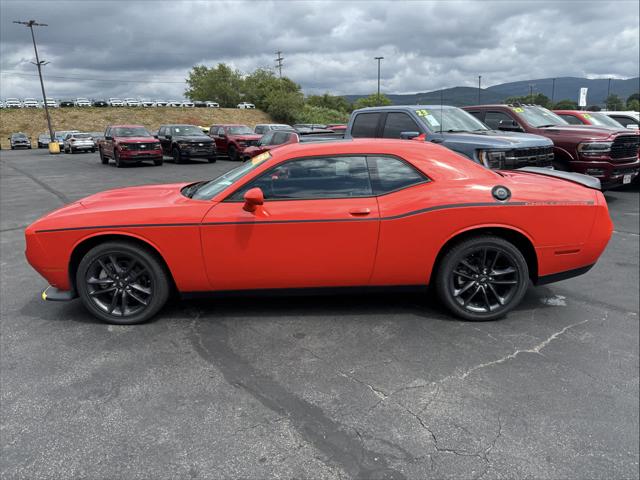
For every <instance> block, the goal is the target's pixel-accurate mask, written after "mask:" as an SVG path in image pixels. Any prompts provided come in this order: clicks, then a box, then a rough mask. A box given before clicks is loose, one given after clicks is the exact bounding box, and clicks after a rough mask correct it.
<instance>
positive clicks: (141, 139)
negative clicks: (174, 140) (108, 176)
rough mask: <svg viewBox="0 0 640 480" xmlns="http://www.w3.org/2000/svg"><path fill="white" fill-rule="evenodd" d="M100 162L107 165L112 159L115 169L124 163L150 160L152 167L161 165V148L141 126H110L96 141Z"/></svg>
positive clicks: (156, 140) (155, 139)
mask: <svg viewBox="0 0 640 480" xmlns="http://www.w3.org/2000/svg"><path fill="white" fill-rule="evenodd" d="M98 151H99V152H100V161H101V162H102V163H103V164H105V165H106V164H107V163H109V159H110V158H112V159H113V161H114V162H116V167H118V168H120V167H122V166H124V164H126V163H139V162H142V161H145V160H151V161H152V162H153V164H154V165H162V147H161V146H160V142H159V141H158V139H157V138H154V137H153V135H151V134H150V133H149V132H148V131H147V129H146V128H144V127H143V126H142V125H111V126H109V127H107V129H106V130H105V132H104V138H103V139H101V140H99V141H98Z"/></svg>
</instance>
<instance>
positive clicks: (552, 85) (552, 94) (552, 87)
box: [551, 78, 556, 107]
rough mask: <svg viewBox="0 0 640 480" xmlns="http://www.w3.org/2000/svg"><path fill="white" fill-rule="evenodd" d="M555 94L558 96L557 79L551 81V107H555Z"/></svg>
mask: <svg viewBox="0 0 640 480" xmlns="http://www.w3.org/2000/svg"><path fill="white" fill-rule="evenodd" d="M555 94H556V79H555V78H552V79H551V106H552V107H553V100H554V98H555Z"/></svg>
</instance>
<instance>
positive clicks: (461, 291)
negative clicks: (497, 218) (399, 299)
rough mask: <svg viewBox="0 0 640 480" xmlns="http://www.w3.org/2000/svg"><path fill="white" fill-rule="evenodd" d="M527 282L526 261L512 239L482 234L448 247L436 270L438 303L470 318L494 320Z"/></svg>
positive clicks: (522, 291)
mask: <svg viewBox="0 0 640 480" xmlns="http://www.w3.org/2000/svg"><path fill="white" fill-rule="evenodd" d="M528 285H529V268H528V266H527V262H526V260H525V258H524V256H523V255H522V253H521V252H520V250H518V249H517V248H516V247H515V246H514V245H513V244H512V243H510V242H508V241H506V240H504V239H502V238H499V237H494V236H489V235H482V236H478V237H473V238H470V239H468V240H464V241H462V242H460V243H458V244H456V245H454V246H453V247H451V248H450V249H449V251H448V252H447V253H446V254H445V256H444V258H443V259H442V262H441V263H440V265H439V268H438V271H437V273H436V290H437V292H438V296H439V298H440V300H441V301H442V303H443V304H444V305H445V306H446V307H447V308H448V309H449V310H450V311H451V312H452V313H453V314H454V315H456V316H458V317H460V318H462V319H464V320H471V321H486V320H495V319H497V318H500V317H503V316H505V315H506V314H507V313H508V312H509V311H510V310H512V309H513V308H515V307H516V306H517V305H518V304H519V303H520V301H521V300H522V297H523V296H524V294H525V292H526V290H527V286H528Z"/></svg>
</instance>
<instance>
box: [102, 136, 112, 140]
mask: <svg viewBox="0 0 640 480" xmlns="http://www.w3.org/2000/svg"><path fill="white" fill-rule="evenodd" d="M104 139H105V140H113V137H112V136H111V135H105V136H104Z"/></svg>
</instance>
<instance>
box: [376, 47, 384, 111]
mask: <svg viewBox="0 0 640 480" xmlns="http://www.w3.org/2000/svg"><path fill="white" fill-rule="evenodd" d="M374 58H375V59H376V60H377V61H378V93H377V94H376V100H377V101H378V104H380V60H383V59H384V57H374Z"/></svg>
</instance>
